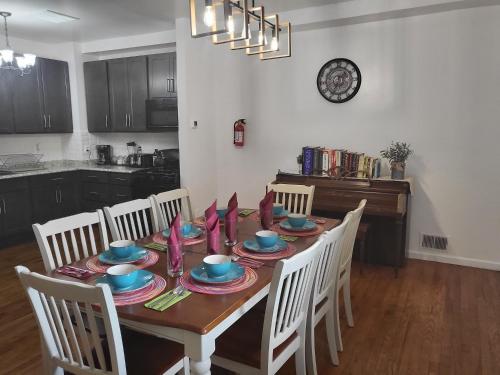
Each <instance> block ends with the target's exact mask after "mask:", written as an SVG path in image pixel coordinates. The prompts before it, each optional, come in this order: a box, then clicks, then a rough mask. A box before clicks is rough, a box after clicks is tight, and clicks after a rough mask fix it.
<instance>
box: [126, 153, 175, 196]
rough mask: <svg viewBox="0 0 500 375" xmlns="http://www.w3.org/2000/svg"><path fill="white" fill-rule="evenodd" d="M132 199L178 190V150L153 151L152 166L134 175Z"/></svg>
mask: <svg viewBox="0 0 500 375" xmlns="http://www.w3.org/2000/svg"><path fill="white" fill-rule="evenodd" d="M134 176H135V177H134V183H133V184H132V195H133V197H134V199H138V198H147V197H149V196H150V195H152V194H158V193H161V192H164V191H168V190H173V189H179V188H180V167H179V150H178V149H165V150H155V153H154V166H153V167H152V168H148V169H145V170H141V171H138V172H136V173H134Z"/></svg>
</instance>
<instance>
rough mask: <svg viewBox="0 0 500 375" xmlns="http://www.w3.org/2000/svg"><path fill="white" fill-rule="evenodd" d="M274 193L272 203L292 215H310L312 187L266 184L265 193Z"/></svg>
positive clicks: (312, 197)
mask: <svg viewBox="0 0 500 375" xmlns="http://www.w3.org/2000/svg"><path fill="white" fill-rule="evenodd" d="M271 190H273V191H274V193H275V194H274V203H281V204H283V206H284V207H285V209H286V210H287V211H288V212H290V213H293V214H305V215H311V210H312V204H313V199H314V185H311V186H306V185H292V184H272V183H269V184H267V191H268V192H269V191H271Z"/></svg>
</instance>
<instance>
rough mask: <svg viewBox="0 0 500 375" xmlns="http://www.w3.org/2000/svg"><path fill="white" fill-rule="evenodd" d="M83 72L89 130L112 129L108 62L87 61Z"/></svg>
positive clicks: (102, 130)
mask: <svg viewBox="0 0 500 375" xmlns="http://www.w3.org/2000/svg"><path fill="white" fill-rule="evenodd" d="M83 72H84V76H85V97H86V100H87V123H88V128H89V132H106V131H110V130H111V121H110V114H109V88H108V64H107V62H106V61H90V62H86V63H85V64H83Z"/></svg>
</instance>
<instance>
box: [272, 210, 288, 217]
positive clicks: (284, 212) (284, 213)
mask: <svg viewBox="0 0 500 375" xmlns="http://www.w3.org/2000/svg"><path fill="white" fill-rule="evenodd" d="M288 213H289V212H288V210H283V211H281V213H280V214H279V215H273V217H274V218H275V219H281V218H282V217H287V216H288Z"/></svg>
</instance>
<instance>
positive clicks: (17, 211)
mask: <svg viewBox="0 0 500 375" xmlns="http://www.w3.org/2000/svg"><path fill="white" fill-rule="evenodd" d="M30 202H31V201H30V192H29V185H28V181H27V180H26V179H24V178H16V179H11V180H5V181H4V182H2V183H1V184H0V237H4V236H10V235H14V234H18V233H22V232H26V231H28V230H29V229H30V228H31V204H30Z"/></svg>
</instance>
